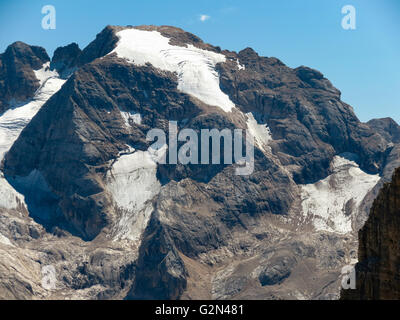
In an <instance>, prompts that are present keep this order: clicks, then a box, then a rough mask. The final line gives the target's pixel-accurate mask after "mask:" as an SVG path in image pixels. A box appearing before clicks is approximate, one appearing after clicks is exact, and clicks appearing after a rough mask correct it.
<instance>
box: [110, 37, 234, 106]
mask: <svg viewBox="0 0 400 320" xmlns="http://www.w3.org/2000/svg"><path fill="white" fill-rule="evenodd" d="M117 36H118V38H119V41H118V43H117V46H116V47H115V49H114V50H113V51H112V52H111V53H110V54H112V53H116V54H117V56H118V57H120V58H124V59H126V60H128V61H129V62H131V63H134V64H135V65H138V66H143V65H145V64H146V63H150V64H152V65H153V66H154V67H156V68H158V69H161V70H164V71H170V72H175V73H176V74H177V76H178V90H180V91H182V92H184V93H187V94H190V95H192V96H194V97H196V98H198V99H199V100H201V101H203V102H204V103H206V104H208V105H212V106H218V107H220V108H221V109H223V110H224V111H225V112H229V111H231V110H232V108H234V107H235V105H234V103H233V102H232V101H231V100H230V99H229V97H228V95H226V94H225V93H223V92H222V91H221V89H220V86H219V75H218V72H217V71H216V70H215V66H216V64H218V63H220V62H225V60H226V58H225V56H224V55H223V54H219V53H216V52H212V51H208V50H203V49H199V48H196V47H195V46H193V45H191V44H188V45H187V46H186V47H179V46H173V45H170V44H169V40H170V39H169V38H167V37H164V36H162V35H161V33H159V32H158V31H144V30H138V29H125V30H122V31H119V32H117Z"/></svg>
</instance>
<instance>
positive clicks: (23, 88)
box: [0, 42, 50, 113]
mask: <svg viewBox="0 0 400 320" xmlns="http://www.w3.org/2000/svg"><path fill="white" fill-rule="evenodd" d="M48 61H50V58H49V56H48V55H47V53H46V50H45V49H43V48H41V47H37V46H29V45H27V44H25V43H23V42H15V43H13V44H12V45H10V46H9V47H8V48H7V50H6V51H5V52H4V53H2V54H0V113H3V112H4V111H5V110H6V109H8V108H9V107H13V106H17V105H19V104H21V103H24V102H26V101H27V100H29V99H31V98H32V97H33V95H34V93H35V91H36V90H37V89H38V88H39V86H40V84H39V80H38V79H37V78H36V77H35V74H34V70H38V69H40V68H41V67H42V66H43V64H44V63H45V62H48Z"/></svg>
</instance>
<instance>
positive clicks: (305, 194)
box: [300, 156, 380, 234]
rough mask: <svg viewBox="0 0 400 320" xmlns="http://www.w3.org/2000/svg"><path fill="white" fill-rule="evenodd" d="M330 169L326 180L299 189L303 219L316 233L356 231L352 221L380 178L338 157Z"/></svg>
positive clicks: (352, 162)
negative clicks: (312, 226)
mask: <svg viewBox="0 0 400 320" xmlns="http://www.w3.org/2000/svg"><path fill="white" fill-rule="evenodd" d="M331 168H332V170H333V173H332V174H331V175H329V176H328V177H327V178H325V179H323V180H320V181H318V182H317V183H314V184H307V185H302V186H300V187H301V198H302V209H303V215H304V218H305V219H310V220H311V221H312V223H313V225H314V227H315V229H316V230H319V231H330V232H336V233H340V234H345V233H349V232H352V231H353V229H352V219H353V218H354V217H356V216H357V214H358V210H359V207H360V204H361V202H362V200H363V199H364V197H365V196H366V195H367V193H368V192H369V191H370V190H371V189H372V188H373V187H374V186H375V185H376V184H377V183H378V181H379V180H380V177H379V175H370V174H367V173H365V172H364V171H362V170H361V169H360V168H359V167H358V165H357V164H356V163H355V162H354V161H351V160H349V159H346V158H344V157H342V156H335V158H334V159H333V160H332V162H331Z"/></svg>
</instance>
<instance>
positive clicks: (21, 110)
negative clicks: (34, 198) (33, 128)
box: [0, 62, 65, 209]
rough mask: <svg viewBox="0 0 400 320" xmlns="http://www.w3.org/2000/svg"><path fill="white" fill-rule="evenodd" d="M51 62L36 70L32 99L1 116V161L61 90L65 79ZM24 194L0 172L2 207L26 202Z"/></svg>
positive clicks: (14, 206) (0, 199)
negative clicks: (48, 102)
mask: <svg viewBox="0 0 400 320" xmlns="http://www.w3.org/2000/svg"><path fill="white" fill-rule="evenodd" d="M49 65H50V62H46V63H45V64H43V66H42V68H41V69H39V70H34V73H35V76H36V78H37V79H38V80H39V82H40V87H39V89H38V90H37V91H36V93H35V95H34V97H33V98H32V100H31V101H30V102H28V103H26V104H22V105H15V106H14V107H13V108H11V109H9V110H7V111H6V112H4V113H3V114H2V115H1V116H0V161H1V160H2V159H3V157H4V155H5V153H6V152H7V151H8V150H9V149H10V148H11V146H12V145H13V143H14V142H15V140H17V138H18V136H19V135H20V133H21V131H22V130H23V129H24V128H25V126H26V125H27V124H28V123H29V122H30V121H31V119H32V118H33V117H34V116H35V114H36V113H37V112H38V111H39V109H40V108H41V107H42V106H43V105H44V104H45V103H46V101H47V100H48V99H49V98H50V97H51V96H52V95H53V94H55V93H56V92H57V91H58V90H60V88H61V86H62V85H63V84H64V82H65V80H62V79H59V77H58V73H57V72H56V71H51V70H49ZM24 201H25V200H24V196H23V195H21V194H20V193H18V192H17V191H16V190H15V189H14V188H13V187H12V186H11V185H10V184H9V183H8V181H7V180H6V179H5V178H4V176H3V174H2V173H1V174H0V208H5V209H17V208H18V206H19V205H20V204H23V203H25V202H24Z"/></svg>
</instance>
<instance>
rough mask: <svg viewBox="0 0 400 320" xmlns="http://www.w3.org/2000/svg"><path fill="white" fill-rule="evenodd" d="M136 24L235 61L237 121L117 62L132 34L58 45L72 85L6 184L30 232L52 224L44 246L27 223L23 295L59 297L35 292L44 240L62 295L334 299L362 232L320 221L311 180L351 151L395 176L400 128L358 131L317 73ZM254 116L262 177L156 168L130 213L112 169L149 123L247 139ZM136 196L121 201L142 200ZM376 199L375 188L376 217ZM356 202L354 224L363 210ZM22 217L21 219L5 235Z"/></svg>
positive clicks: (50, 104)
mask: <svg viewBox="0 0 400 320" xmlns="http://www.w3.org/2000/svg"><path fill="white" fill-rule="evenodd" d="M128 28H131V27H128ZM136 28H137V29H139V30H146V31H158V32H160V33H161V34H162V35H163V36H165V37H168V38H169V39H170V44H171V45H174V46H181V47H186V46H187V45H188V44H191V45H193V46H194V47H196V48H199V49H203V50H208V51H212V52H214V53H219V54H223V55H224V56H225V57H226V61H225V62H222V63H219V64H218V65H217V66H216V71H217V72H218V74H219V79H220V89H221V90H222V91H223V92H224V93H225V94H227V95H228V96H229V98H230V99H231V101H233V102H234V104H235V106H236V108H234V109H233V111H232V112H224V111H223V110H222V109H221V108H219V107H217V106H211V105H207V104H205V103H204V102H203V101H201V100H199V99H197V98H195V97H193V96H191V95H189V94H186V93H183V92H182V91H180V90H178V81H179V79H178V75H177V74H176V73H172V72H168V71H163V70H160V69H157V68H155V67H154V66H152V65H150V64H146V65H141V66H137V65H134V64H132V63H129V62H128V61H126V60H124V59H121V58H118V56H117V55H116V54H109V53H110V52H111V51H112V50H113V49H114V48H115V46H116V45H117V43H118V36H117V35H116V32H118V31H120V30H123V29H124V28H122V27H113V26H108V27H106V28H105V29H104V30H103V31H102V32H101V33H99V34H98V35H97V37H96V39H95V40H94V41H93V42H92V43H90V44H89V45H88V46H87V47H86V48H85V49H83V50H82V51H81V50H80V49H79V48H78V46H77V45H76V44H70V45H68V46H66V47H61V48H59V49H57V50H56V51H55V53H54V57H53V59H52V61H51V64H50V66H51V68H52V69H55V70H57V71H58V72H59V73H60V74H61V76H63V77H65V78H68V80H67V82H66V83H65V84H64V85H63V87H62V88H61V90H60V91H58V92H57V93H56V94H55V95H53V96H52V97H51V98H50V99H49V100H48V101H47V102H46V103H45V104H44V106H43V107H42V108H41V109H40V111H39V112H38V113H37V114H36V116H35V117H34V118H33V119H32V120H31V122H30V123H29V124H28V125H27V126H26V127H25V129H24V130H23V131H22V133H21V135H20V136H19V138H18V140H17V141H16V142H15V143H14V145H13V146H12V147H11V149H10V151H9V152H8V153H7V154H6V156H5V159H4V162H3V164H2V173H4V176H5V178H6V179H7V181H8V182H9V183H10V184H11V185H12V186H13V187H14V188H15V189H16V190H17V191H18V192H20V193H22V194H23V195H24V196H25V198H24V199H25V204H21V206H22V207H23V208H24V210H25V211H24V212H25V215H24V220H23V221H24V223H23V225H24V226H26V225H28V224H29V225H32V226H35V227H32V230H36V229H38V230H40V232H34V231H32V232H33V234H38V235H37V239H36V240H35V241H36V242H34V243H33V242H32V244H31V241H32V236H31V235H30V234H29V231H28V229H26V228H27V227H26V228H25V229H26V230H25V229H24V228H23V227H21V228H20V229H21V230H23V231H21V233H22V234H24V236H23V237H24V239H25V240H24V242H23V241H22V240H21V241H20V242H18V245H19V246H23V247H24V249H26V250H28V252H29V254H28V256H29V257H30V259H31V260H32V261H31V260H30V261H29V263H28V262H27V263H26V265H27V266H29V268H28V269H27V270H22V271H21V272H22V273H23V274H24V275H25V274H29V273H35V272H36V273H35V275H36V277H37V278H35V280H32V278H30V276H26V277H25V278H24V279H23V281H22V280H21V283H22V284H21V286H19V288H20V289H18V290H19V293H18V292H16V293H15V294H14V293H13V294H14V296H15V297H24V298H26V297H29V296H36V295H38V294H39V293H37V292H40V294H41V295H43V296H46V292H42V291H40V290H39V289H37V288H38V287H40V285H38V279H40V276H38V275H37V273H38V272H39V271H38V270H39V266H38V265H37V264H35V261H37V260H38V259H39V258H38V257H37V255H40V254H43V251H40V250H42V249H40V250H39V252H36V251H35V246H40V248H45V249H46V250H44V249H43V250H44V253H45V254H44V258H40V259H43V263H44V264H49V263H51V264H54V265H56V269H57V272H59V273H60V276H59V277H58V278H59V279H62V280H60V282H61V283H62V288H61V289H60V290H59V291H57V292H56V293H54V294H53V295H52V297H56V298H60V297H64V295H66V296H68V297H70V296H72V297H80V298H104V299H105V298H128V299H152V298H153V299H196V298H203V299H206V298H215V299H217V298H218V299H232V298H245V299H254V298H258V299H260V298H262V299H265V298H280V299H302V298H307V299H321V298H322V299H331V298H335V297H337V295H338V285H337V284H338V279H339V272H340V268H341V266H342V265H344V264H345V262H346V259H348V257H349V256H351V255H354V248H355V246H356V244H355V238H354V235H353V234H331V233H329V232H324V231H316V230H314V229H313V228H312V227H310V224H308V223H309V221H305V219H304V217H303V215H302V209H301V196H300V194H301V186H300V185H299V184H304V183H314V182H317V181H319V180H321V179H324V178H326V177H327V176H328V175H329V174H331V173H332V172H331V171H332V169H331V167H330V164H331V161H332V159H333V157H334V156H336V155H338V154H341V153H345V152H352V153H356V154H357V156H358V157H357V158H358V164H359V165H360V167H361V168H362V169H363V170H364V171H366V172H368V173H374V174H375V173H380V174H381V175H382V176H383V177H385V176H386V175H387V174H389V172H390V170H392V169H391V168H392V167H393V166H394V164H395V163H396V161H397V160H396V159H397V158H396V152H397V151H396V150H400V149H398V146H397V144H396V143H397V140H396V139H395V138H394V136H395V133H394V132H395V130H394V129H392V127H393V126H390V129H388V125H386V124H382V125H381V124H380V123H378V124H377V123H375V124H374V123H369V124H363V123H361V122H359V120H358V119H357V117H356V116H355V115H354V113H353V111H352V108H351V107H350V106H348V105H347V104H345V103H344V102H342V101H341V100H340V92H339V91H338V90H337V89H336V88H334V87H333V86H332V84H331V83H330V82H329V80H327V79H326V78H324V76H323V75H322V74H321V73H320V72H318V71H316V70H313V69H310V68H307V67H303V66H302V67H299V68H296V69H291V68H289V67H287V66H285V65H284V64H283V63H282V62H281V61H279V60H278V59H276V58H267V57H260V56H258V54H257V53H256V52H255V51H254V50H252V49H250V48H247V49H244V50H242V51H240V52H239V53H236V52H230V51H227V50H221V49H220V48H219V47H214V46H212V45H209V44H206V43H204V42H202V41H201V39H199V38H198V37H196V36H195V35H192V34H190V33H187V32H185V31H183V30H181V29H178V28H174V27H168V26H161V27H156V26H140V27H136ZM31 50H32V53H31V55H33V56H34V57H35V54H36V55H37V53H35V50H36V51H37V50H38V49H31ZM39 51H40V50H39ZM3 55H5V54H3ZM3 55H2V57H3ZM34 57H32V58H30V59H31V60H32V59H33V60H35V59H36V58H34ZM37 59H39V58H37ZM26 60H27V61H28V60H29V59H26ZM0 61H2V60H0ZM35 61H36V60H35ZM40 61H41V60H40ZM37 63H38V64H39V62H37ZM32 68H33V69H35V68H36V65H34V66H33V67H32ZM0 79H1V78H0ZM0 88H1V87H0ZM249 112H251V113H252V115H253V117H254V119H255V122H256V124H257V125H261V124H263V125H264V124H267V125H268V128H269V129H270V132H271V137H272V139H271V140H270V141H269V144H268V148H265V149H263V148H262V147H260V146H258V147H256V149H255V166H254V173H253V174H251V175H250V176H238V175H235V171H234V170H235V165H188V166H183V165H168V164H165V165H158V166H157V170H156V178H157V181H159V183H160V191H159V192H158V193H157V194H156V195H155V196H154V197H153V198H151V199H149V200H148V201H147V202H146V203H145V208H146V210H147V211H146V210H144V211H140V210H139V211H138V210H136V209H135V208H133V205H132V208H128V209H126V208H121V207H120V206H119V204H118V203H117V201H116V199H115V195H114V196H113V194H112V192H111V191H110V188H109V180H110V179H113V178H115V177H113V172H114V171H113V168H114V165H115V163H116V162H118V161H119V159H121V157H122V156H123V155H127V154H128V155H129V153H130V152H132V151H129V150H128V146H129V147H131V148H134V149H135V150H136V152H138V151H143V152H144V151H146V150H147V149H148V147H149V144H150V142H148V141H146V134H147V132H148V131H149V130H150V129H153V128H160V129H163V130H164V131H168V122H169V121H171V120H173V121H177V122H178V126H179V130H181V129H184V128H192V129H195V130H197V131H199V130H200V129H213V128H216V129H220V130H221V129H225V128H229V129H236V128H239V129H246V128H247V124H246V123H247V122H248V116H246V113H249ZM127 114H134V115H138V114H140V121H139V122H135V121H128V122H127V121H126V118H125V117H126V115H127ZM131 120H132V119H131ZM391 143H392V144H391ZM390 174H391V172H390ZM136 178H138V177H136ZM136 178H135V179H136ZM135 179H132V180H135ZM28 182H29V183H28ZM131 182H132V181H131ZM132 183H133V182H132ZM128 190H129V189H128V188H127V189H126V190H125V189H124V190H123V192H122V193H124V194H125V193H126V195H127V196H131V195H130V194H128V192H132V193H135V192H134V191H128ZM39 191H40V192H39ZM372 200H373V191H371V193H370V194H369V198H368V196H367V197H366V200H365V203H364V204H363V205H364V207H365V208H368V206H370V204H371V203H372ZM348 203H351V202H348ZM344 208H345V210H346V214H347V215H348V216H351V215H352V214H353V215H354V214H355V213H354V212H355V210H356V209H357V208H353V206H350V205H347V206H344ZM135 210H136V211H135ZM363 210H366V209H363ZM16 211H17V212H18V210H16ZM27 212H29V216H30V217H28V216H27V215H28V213H27ZM16 214H17V213H16V212H14V211H12V212H10V211H9V210H8V211H7V214H5V215H4V217H6V218H4V221H5V222H4V225H11V224H13V223H14V220H15V219H14V218H13V217H14V215H16ZM357 214H360V215H361V213H357ZM126 217H128V218H127V219H125V218H126ZM136 217H139V218H137V219H139V220H140V219H143V221H144V222H143V233H142V234H141V235H140V237H139V240H132V239H129V238H128V239H127V238H123V239H121V238H120V234H119V233H118V230H120V228H121V224H122V228H124V227H127V228H128V229H129V228H130V227H131V225H130V224H132V225H134V223H133V222H132V221H134V220H129V219H130V218H136ZM31 218H33V219H34V221H33V220H31ZM124 219H125V220H124ZM360 220H362V219H360ZM135 221H136V220H135ZM135 226H136V225H135ZM43 227H44V228H43ZM354 229H355V230H356V228H354ZM0 233H1V230H0ZM4 233H6V231H4ZM28 234H29V236H28ZM7 236H8V237H10V238H11V239H12V233H7ZM0 240H1V239H0ZM4 241H5V240H4ZM18 241H19V240H18ZM0 249H1V247H0ZM15 250H16V251H15V252H16V253H15V254H16V255H17V256H18V257H20V256H22V254H20V253H18V252H19V251H18V249H15ZM29 250H30V251H29ZM74 252H75V253H74ZM114 256H115V257H116V258H115V259H113V257H114ZM40 259H39V261H41V260H40ZM0 262H1V260H0ZM4 265H5V266H6V267H8V264H6V263H4ZM1 267H2V265H1V263H0V268H1ZM6 267H5V268H6ZM0 270H1V269H0ZM27 279H28V280H27ZM7 285H8V284H6V285H5V286H7ZM29 285H30V286H31V287H32V288H33V289H32V288H31V289H29ZM35 285H36V286H35ZM18 294H19V295H18Z"/></svg>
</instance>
